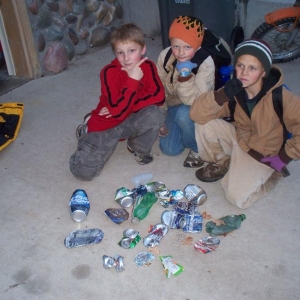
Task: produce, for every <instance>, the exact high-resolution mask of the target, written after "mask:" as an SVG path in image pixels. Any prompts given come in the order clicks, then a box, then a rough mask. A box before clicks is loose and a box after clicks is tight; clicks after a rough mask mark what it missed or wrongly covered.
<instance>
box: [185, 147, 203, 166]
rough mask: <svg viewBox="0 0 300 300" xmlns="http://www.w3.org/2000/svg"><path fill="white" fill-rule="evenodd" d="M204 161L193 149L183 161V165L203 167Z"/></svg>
mask: <svg viewBox="0 0 300 300" xmlns="http://www.w3.org/2000/svg"><path fill="white" fill-rule="evenodd" d="M204 163H205V162H204V161H203V160H202V159H201V157H200V156H199V154H198V153H196V152H195V151H193V150H192V149H191V150H190V152H189V154H188V156H187V157H186V159H185V161H184V162H183V166H184V167H186V168H199V167H202V166H203V164H204Z"/></svg>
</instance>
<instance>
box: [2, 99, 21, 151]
mask: <svg viewBox="0 0 300 300" xmlns="http://www.w3.org/2000/svg"><path fill="white" fill-rule="evenodd" d="M23 113H24V104H22V103H14V102H10V103H0V151H1V150H2V149H3V148H5V147H6V146H8V145H9V144H10V143H11V142H13V141H14V140H15V139H16V138H17V136H18V133H19V130H20V126H21V122H22V118H23Z"/></svg>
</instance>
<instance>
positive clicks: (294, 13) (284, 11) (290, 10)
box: [265, 7, 300, 24]
mask: <svg viewBox="0 0 300 300" xmlns="http://www.w3.org/2000/svg"><path fill="white" fill-rule="evenodd" d="M299 17H300V7H287V8H281V9H278V10H275V11H273V12H270V13H268V14H266V15H265V20H266V22H267V23H268V24H273V23H275V22H277V21H279V20H281V19H285V18H296V19H297V18H299Z"/></svg>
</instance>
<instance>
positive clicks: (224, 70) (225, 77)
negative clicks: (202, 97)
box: [220, 65, 234, 82]
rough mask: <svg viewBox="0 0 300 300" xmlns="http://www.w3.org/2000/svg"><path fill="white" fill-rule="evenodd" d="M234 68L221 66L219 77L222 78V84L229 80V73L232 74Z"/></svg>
mask: <svg viewBox="0 0 300 300" xmlns="http://www.w3.org/2000/svg"><path fill="white" fill-rule="evenodd" d="M233 70H234V67H233V66H232V65H230V66H222V67H221V68H220V75H221V77H222V80H223V82H226V81H227V80H229V79H230V76H231V73H232V72H233Z"/></svg>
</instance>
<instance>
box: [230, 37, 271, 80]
mask: <svg viewBox="0 0 300 300" xmlns="http://www.w3.org/2000/svg"><path fill="white" fill-rule="evenodd" d="M245 54H249V55H253V56H255V57H256V58H257V59H258V60H259V61H260V62H261V64H262V65H263V68H264V70H265V72H266V76H268V74H269V72H270V69H271V65H272V59H273V56H272V51H271V49H270V47H269V46H268V44H267V43H265V42H263V41H259V40H246V41H244V42H242V43H240V44H239V45H237V47H236V48H235V52H234V56H233V64H234V65H235V64H236V61H237V59H238V58H239V57H240V56H242V55H245Z"/></svg>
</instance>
